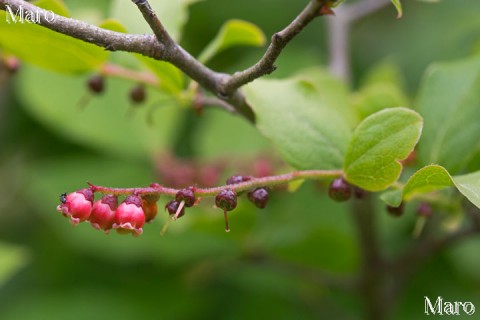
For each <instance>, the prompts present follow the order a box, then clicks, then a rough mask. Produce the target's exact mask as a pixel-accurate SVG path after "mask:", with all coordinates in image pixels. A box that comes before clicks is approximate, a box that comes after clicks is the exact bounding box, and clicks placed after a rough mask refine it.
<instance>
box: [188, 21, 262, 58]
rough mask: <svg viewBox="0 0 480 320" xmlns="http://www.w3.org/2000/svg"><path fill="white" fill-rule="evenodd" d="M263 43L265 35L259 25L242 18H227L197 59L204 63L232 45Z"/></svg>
mask: <svg viewBox="0 0 480 320" xmlns="http://www.w3.org/2000/svg"><path fill="white" fill-rule="evenodd" d="M264 44H265V35H264V34H263V32H262V30H261V29H260V28H259V27H257V26H256V25H254V24H253V23H250V22H247V21H243V20H229V21H227V22H225V23H224V25H223V26H222V27H221V28H220V31H219V32H218V34H217V35H216V37H215V38H214V39H213V40H212V41H211V42H210V43H209V44H208V45H207V47H206V48H205V49H204V50H203V51H202V53H201V54H200V55H199V56H198V60H199V61H200V62H202V63H206V62H207V61H209V60H210V59H211V58H213V57H214V56H215V55H216V54H218V53H219V52H221V51H223V50H226V49H228V48H231V47H234V46H255V47H259V46H263V45H264Z"/></svg>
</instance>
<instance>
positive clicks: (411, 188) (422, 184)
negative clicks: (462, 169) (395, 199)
mask: <svg viewBox="0 0 480 320" xmlns="http://www.w3.org/2000/svg"><path fill="white" fill-rule="evenodd" d="M453 185H454V184H453V181H452V178H451V176H450V174H449V173H448V171H447V170H445V168H444V167H442V166H439V165H436V164H432V165H429V166H426V167H423V168H422V169H420V170H418V171H417V172H415V173H414V174H413V175H412V176H411V177H410V178H409V179H408V181H407V183H406V184H405V187H404V188H403V199H404V200H406V201H410V200H411V199H412V198H414V197H415V196H416V195H418V194H423V193H429V192H432V191H436V190H440V189H443V188H447V187H452V186H453Z"/></svg>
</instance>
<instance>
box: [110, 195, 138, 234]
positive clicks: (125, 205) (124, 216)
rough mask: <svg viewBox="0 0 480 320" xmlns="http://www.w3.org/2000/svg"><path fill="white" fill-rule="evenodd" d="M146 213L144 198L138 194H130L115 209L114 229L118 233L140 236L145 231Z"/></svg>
mask: <svg viewBox="0 0 480 320" xmlns="http://www.w3.org/2000/svg"><path fill="white" fill-rule="evenodd" d="M144 224H145V214H144V212H143V209H142V200H141V199H140V197H138V196H137V195H131V196H128V197H127V198H126V199H125V200H124V201H123V202H122V204H120V206H119V207H118V208H117V210H115V221H114V223H113V229H116V230H117V232H118V233H121V234H127V233H131V234H132V235H133V236H134V237H138V236H139V235H141V234H142V232H143V229H142V227H143V225H144Z"/></svg>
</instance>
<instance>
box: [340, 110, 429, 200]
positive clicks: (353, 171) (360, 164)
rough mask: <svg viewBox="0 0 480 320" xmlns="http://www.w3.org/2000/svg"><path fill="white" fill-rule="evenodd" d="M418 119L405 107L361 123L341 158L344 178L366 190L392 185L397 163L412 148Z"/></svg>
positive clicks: (419, 128) (398, 167) (418, 128)
mask: <svg viewBox="0 0 480 320" xmlns="http://www.w3.org/2000/svg"><path fill="white" fill-rule="evenodd" d="M422 124H423V122H422V118H421V117H420V115H419V114H418V113H416V112H415V111H413V110H410V109H406V108H391V109H384V110H382V111H380V112H377V113H375V114H373V115H371V116H369V117H368V118H366V119H365V120H363V121H362V122H361V123H360V124H359V125H358V127H357V128H356V129H355V132H354V134H353V137H352V139H351V141H350V145H349V146H348V150H347V155H346V157H345V166H344V171H345V177H346V179H347V180H348V181H349V182H351V183H352V184H354V185H357V186H359V187H360V188H363V189H365V190H368V191H380V190H383V189H386V188H387V187H388V186H390V185H391V184H392V183H394V182H395V181H396V180H397V179H398V177H399V175H400V172H401V171H402V165H401V164H400V163H399V160H403V159H405V158H406V157H407V156H408V155H409V153H410V152H411V151H412V150H413V148H414V147H415V145H416V143H417V141H418V139H419V138H420V133H421V131H422Z"/></svg>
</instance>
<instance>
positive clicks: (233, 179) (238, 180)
mask: <svg viewBox="0 0 480 320" xmlns="http://www.w3.org/2000/svg"><path fill="white" fill-rule="evenodd" d="M250 180H252V177H250V176H231V177H230V178H228V179H227V184H229V185H232V184H237V183H242V182H245V181H250Z"/></svg>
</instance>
